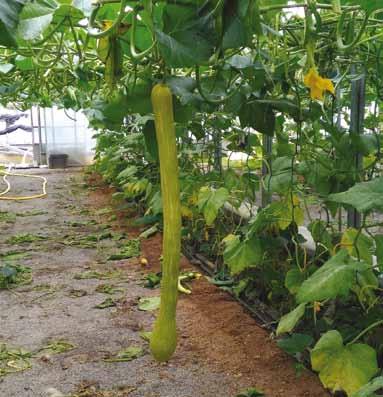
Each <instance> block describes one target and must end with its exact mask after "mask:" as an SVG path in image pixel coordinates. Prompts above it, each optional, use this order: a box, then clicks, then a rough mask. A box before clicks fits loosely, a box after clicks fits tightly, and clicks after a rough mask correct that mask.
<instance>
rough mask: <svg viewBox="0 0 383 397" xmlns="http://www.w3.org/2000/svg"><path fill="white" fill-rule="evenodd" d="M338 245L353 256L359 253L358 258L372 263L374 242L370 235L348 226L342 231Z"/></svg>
mask: <svg viewBox="0 0 383 397" xmlns="http://www.w3.org/2000/svg"><path fill="white" fill-rule="evenodd" d="M355 242H356V244H355ZM340 245H341V247H342V248H345V249H346V250H347V251H348V253H349V254H350V255H352V256H353V257H355V258H356V257H358V255H359V257H360V259H362V260H364V261H365V262H366V263H368V264H370V265H372V256H371V255H372V253H373V250H374V242H373V240H372V239H371V238H370V237H368V236H366V235H365V234H362V233H359V232H358V230H357V229H354V228H349V229H347V230H346V231H345V232H344V233H343V235H342V239H341V241H340Z"/></svg>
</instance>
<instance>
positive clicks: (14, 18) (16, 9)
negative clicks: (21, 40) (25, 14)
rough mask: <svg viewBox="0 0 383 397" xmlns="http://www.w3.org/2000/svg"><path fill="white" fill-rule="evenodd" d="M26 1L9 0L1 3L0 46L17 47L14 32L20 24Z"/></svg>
mask: <svg viewBox="0 0 383 397" xmlns="http://www.w3.org/2000/svg"><path fill="white" fill-rule="evenodd" d="M24 3H25V1H24V0H8V1H2V2H0V45H3V46H5V47H16V45H17V44H16V39H15V34H14V32H15V31H16V28H17V25H18V23H19V15H20V13H21V11H22V8H23V5H24Z"/></svg>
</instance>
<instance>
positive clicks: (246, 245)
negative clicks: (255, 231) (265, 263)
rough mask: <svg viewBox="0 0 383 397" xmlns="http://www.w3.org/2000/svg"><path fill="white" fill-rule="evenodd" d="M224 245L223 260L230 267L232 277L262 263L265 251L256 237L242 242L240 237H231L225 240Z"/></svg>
mask: <svg viewBox="0 0 383 397" xmlns="http://www.w3.org/2000/svg"><path fill="white" fill-rule="evenodd" d="M224 243H225V250H224V252H223V260H224V261H225V263H226V264H227V265H228V266H229V268H230V272H231V274H232V275H236V274H239V273H241V272H242V271H244V270H246V269H247V268H249V267H254V266H257V265H258V264H259V263H260V262H261V261H262V258H263V249H262V246H261V242H260V240H259V239H257V238H256V237H253V238H251V239H249V240H245V241H241V240H240V238H239V237H238V236H234V235H229V236H227V237H226V238H225V239H224Z"/></svg>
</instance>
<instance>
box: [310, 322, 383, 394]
mask: <svg viewBox="0 0 383 397" xmlns="http://www.w3.org/2000/svg"><path fill="white" fill-rule="evenodd" d="M311 365H312V367H313V369H314V370H315V371H317V372H319V378H320V380H321V381H322V383H323V385H324V386H325V387H327V388H329V389H330V390H331V391H333V392H335V391H345V392H346V393H347V395H352V393H355V392H357V391H358V390H359V389H360V388H361V387H362V386H364V385H365V384H366V383H368V382H369V380H370V379H371V378H372V377H373V376H374V375H375V374H376V373H377V371H378V364H377V358H376V352H375V350H374V349H373V348H372V347H370V346H368V345H366V344H362V343H356V344H352V345H346V346H345V345H344V344H343V339H342V336H341V334H340V333H339V332H338V331H335V330H333V331H328V332H326V333H325V334H324V335H323V336H322V337H321V338H320V339H319V341H318V342H317V344H316V345H315V346H314V348H313V350H312V351H311Z"/></svg>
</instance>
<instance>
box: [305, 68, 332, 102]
mask: <svg viewBox="0 0 383 397" xmlns="http://www.w3.org/2000/svg"><path fill="white" fill-rule="evenodd" d="M303 81H304V83H305V86H306V87H308V88H310V96H311V99H319V100H320V101H322V100H323V93H324V92H325V91H329V92H331V94H335V88H334V84H333V83H332V81H331V80H330V79H325V78H323V77H321V76H319V74H318V72H317V71H316V69H315V68H311V69H310V70H309V72H308V73H307V74H306V76H305V78H304V80H303Z"/></svg>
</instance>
